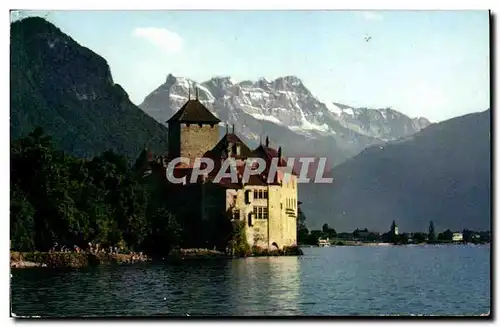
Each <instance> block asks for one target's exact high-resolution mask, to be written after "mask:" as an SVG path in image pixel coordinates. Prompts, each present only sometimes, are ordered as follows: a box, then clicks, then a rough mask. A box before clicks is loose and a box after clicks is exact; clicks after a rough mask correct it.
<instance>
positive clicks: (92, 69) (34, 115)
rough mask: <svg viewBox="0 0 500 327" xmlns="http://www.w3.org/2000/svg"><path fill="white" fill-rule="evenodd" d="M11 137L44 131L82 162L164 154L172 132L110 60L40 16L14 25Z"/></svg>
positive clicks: (12, 37)
mask: <svg viewBox="0 0 500 327" xmlns="http://www.w3.org/2000/svg"><path fill="white" fill-rule="evenodd" d="M10 58H11V91H10V92H11V99H10V101H11V102H10V114H11V120H10V131H11V138H18V137H21V136H25V135H27V134H28V133H29V132H31V131H32V130H33V128H34V127H35V126H41V127H42V128H43V129H44V131H45V132H46V133H47V134H49V135H51V136H52V137H53V140H54V142H55V144H56V146H57V147H58V148H60V149H62V150H65V151H68V152H70V153H72V154H75V155H77V156H82V157H92V156H95V155H97V154H100V153H101V152H104V151H106V150H108V149H112V150H115V151H117V152H119V153H120V154H124V155H126V156H127V157H128V158H129V159H131V160H132V159H135V158H136V157H137V156H138V155H139V153H140V152H141V150H142V149H143V148H144V146H149V147H151V148H152V149H153V150H156V151H164V150H165V149H166V142H167V129H166V128H165V127H164V126H163V125H161V124H159V123H157V122H156V121H155V120H154V119H152V118H151V117H149V116H148V115H146V114H145V113H144V112H143V111H142V110H140V109H139V108H138V107H136V106H135V105H134V104H132V103H131V102H130V100H129V98H128V95H127V93H126V92H125V91H124V90H123V88H122V87H121V86H120V85H118V84H115V83H114V82H113V79H112V77H111V73H110V70H109V66H108V64H107V62H106V60H105V59H103V58H102V57H100V56H99V55H97V54H96V53H94V52H92V51H91V50H89V49H87V48H85V47H82V46H80V45H79V44H78V43H77V42H75V41H74V40H73V39H72V38H70V37H69V36H67V35H66V34H64V33H63V32H62V31H60V30H59V29H58V28H57V27H55V26H54V25H52V24H51V23H49V22H47V21H46V20H44V19H42V18H38V17H31V18H26V19H23V20H21V21H17V22H14V23H12V24H11V55H10Z"/></svg>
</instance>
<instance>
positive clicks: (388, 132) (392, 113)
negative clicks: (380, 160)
mask: <svg viewBox="0 0 500 327" xmlns="http://www.w3.org/2000/svg"><path fill="white" fill-rule="evenodd" d="M330 109H332V110H334V111H335V112H336V113H337V115H338V121H339V122H340V123H341V124H342V126H344V127H347V128H349V129H352V130H354V131H356V132H358V133H360V134H363V135H368V136H372V137H377V138H380V139H382V140H385V141H389V140H395V139H399V138H401V137H406V136H409V135H412V134H414V133H416V132H418V131H420V130H422V129H424V128H426V127H427V126H429V125H430V122H429V120H427V119H426V118H423V117H417V118H410V117H408V116H406V115H404V114H402V113H400V112H399V111H396V110H394V109H392V108H382V109H369V108H354V107H350V106H347V105H344V104H340V103H335V102H334V103H333V104H332V106H331V107H330Z"/></svg>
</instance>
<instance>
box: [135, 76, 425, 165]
mask: <svg viewBox="0 0 500 327" xmlns="http://www.w3.org/2000/svg"><path fill="white" fill-rule="evenodd" d="M195 87H196V88H197V89H198V91H197V92H198V98H199V100H200V101H201V102H202V103H203V104H204V105H205V106H206V107H207V108H209V109H210V110H211V111H212V112H213V113H214V114H215V115H216V116H217V117H218V118H219V119H221V120H222V121H223V122H227V123H228V124H235V125H236V127H237V131H238V132H239V134H241V135H242V138H243V139H244V141H246V142H257V141H258V140H259V139H260V138H261V137H262V135H266V134H267V135H268V136H270V137H271V138H272V139H274V141H275V142H277V143H279V144H281V145H283V146H284V147H285V148H287V149H288V151H291V152H292V153H301V152H307V151H310V149H311V148H315V149H316V152H317V155H318V156H326V157H328V158H329V159H330V160H331V161H332V162H333V163H334V164H339V163H341V162H343V161H344V160H345V159H346V158H349V157H351V156H353V155H355V154H357V153H359V151H361V150H362V149H364V148H365V147H366V146H369V145H373V144H379V143H383V142H385V141H387V140H390V139H396V138H399V137H401V136H407V135H411V134H413V133H414V132H416V131H419V130H421V129H422V128H425V127H427V126H428V125H429V124H430V122H429V121H428V120H426V119H420V120H418V121H415V120H414V119H411V118H409V117H407V116H406V115H404V114H402V113H399V112H397V111H393V112H392V111H391V115H384V114H382V113H380V112H379V111H380V110H379V109H359V110H358V109H356V110H357V112H358V111H359V112H360V114H359V115H358V116H357V117H351V116H348V115H347V114H343V113H342V112H341V110H338V108H337V109H335V105H334V104H329V105H327V104H325V103H323V102H321V101H319V100H318V99H317V98H316V97H314V95H313V94H312V93H311V92H310V91H309V89H308V88H307V87H306V86H305V85H304V83H303V82H302V81H301V80H300V79H299V78H298V77H296V76H292V75H288V76H283V77H278V78H276V79H274V80H269V79H266V78H260V79H258V80H256V81H249V80H246V81H241V82H235V81H234V80H233V79H232V78H231V77H230V76H222V77H212V78H210V79H208V80H207V81H204V82H201V83H198V82H196V81H193V80H190V79H188V78H185V77H176V76H174V75H172V74H168V75H167V78H166V79H165V82H164V83H163V84H161V85H160V86H158V87H157V88H156V89H155V90H153V91H152V92H151V93H150V94H148V95H147V96H146V97H145V98H144V101H143V102H142V103H141V104H140V105H139V107H140V108H141V109H143V110H144V111H145V112H146V113H148V114H149V115H150V116H151V117H153V118H155V119H156V120H157V121H158V122H161V123H165V121H166V120H168V118H169V117H170V116H172V115H173V114H174V113H175V111H177V110H178V109H179V108H180V107H181V106H182V104H183V103H184V102H185V101H187V100H188V97H189V95H190V94H191V96H192V97H194V96H195V91H194V88H195ZM190 88H191V89H192V91H189V89H190ZM349 108H352V107H349ZM350 110H353V109H350ZM384 110H385V109H384ZM372 112H373V113H372ZM389 116H390V117H389ZM314 143H316V144H314Z"/></svg>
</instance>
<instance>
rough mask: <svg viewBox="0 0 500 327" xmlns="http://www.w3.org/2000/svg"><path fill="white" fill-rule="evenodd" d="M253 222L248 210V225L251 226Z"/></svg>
mask: <svg viewBox="0 0 500 327" xmlns="http://www.w3.org/2000/svg"><path fill="white" fill-rule="evenodd" d="M252 226H253V224H252V213H251V212H250V213H249V214H248V227H252Z"/></svg>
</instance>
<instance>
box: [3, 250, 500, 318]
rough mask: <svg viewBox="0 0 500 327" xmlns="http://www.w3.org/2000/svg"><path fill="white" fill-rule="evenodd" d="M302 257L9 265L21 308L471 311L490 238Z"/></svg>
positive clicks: (482, 304)
mask: <svg viewBox="0 0 500 327" xmlns="http://www.w3.org/2000/svg"><path fill="white" fill-rule="evenodd" d="M303 250H304V254H305V255H304V256H301V257H269V258H268V257H261V258H247V259H235V260H214V261H186V262H182V263H180V264H175V265H174V264H144V265H132V266H118V267H110V266H108V267H105V266H102V267H97V268H92V269H90V268H89V269H84V270H68V271H51V270H47V269H24V270H23V269H21V270H19V269H18V270H12V279H11V299H12V312H13V313H15V314H16V315H22V316H33V315H37V316H42V317H47V316H103V317H104V316H124V315H132V316H152V315H182V316H185V315H186V314H189V315H191V316H197V315H203V316H208V315H217V316H244V315H279V316H284V315H328V316H330V315H334V316H335V315H362V316H364V315H389V314H394V315H397V314H402V315H409V314H415V315H418V314H434V315H464V314H465V315H479V314H481V313H486V312H488V311H489V310H490V277H491V276H490V246H489V245H481V246H467V245H456V246H431V245H426V246H401V247H396V246H387V247H332V248H305V249H303Z"/></svg>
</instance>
